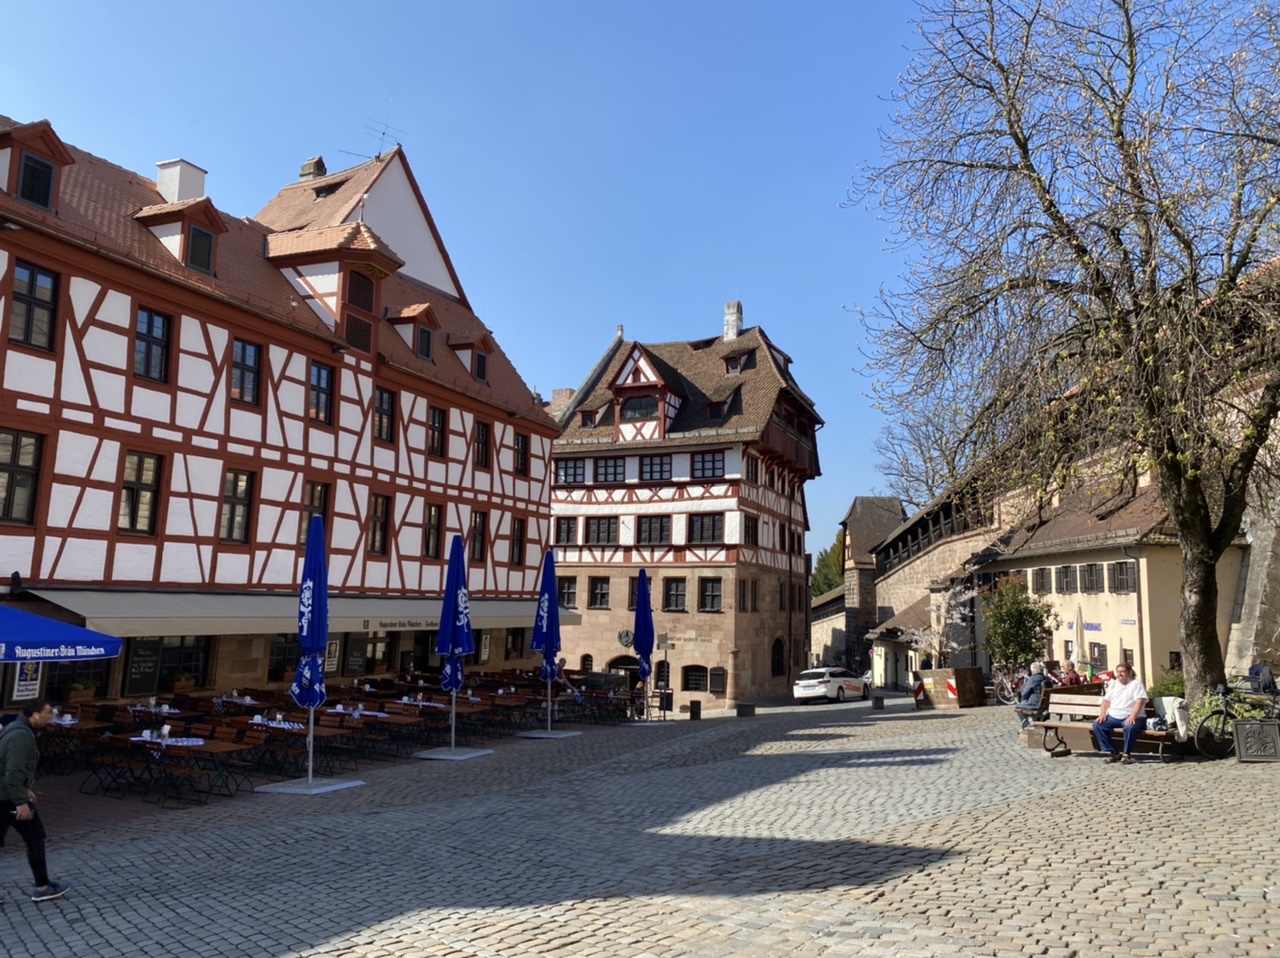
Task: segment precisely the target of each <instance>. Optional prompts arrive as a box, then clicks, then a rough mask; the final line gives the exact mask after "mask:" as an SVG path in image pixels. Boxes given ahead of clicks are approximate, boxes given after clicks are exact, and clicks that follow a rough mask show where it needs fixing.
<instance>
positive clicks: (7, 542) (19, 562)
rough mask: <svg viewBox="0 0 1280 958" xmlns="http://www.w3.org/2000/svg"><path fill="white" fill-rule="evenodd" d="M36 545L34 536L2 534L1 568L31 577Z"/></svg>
mask: <svg viewBox="0 0 1280 958" xmlns="http://www.w3.org/2000/svg"><path fill="white" fill-rule="evenodd" d="M35 547H36V540H35V538H34V537H32V536H0V569H8V570H9V571H10V572H15V571H16V572H19V573H21V574H22V575H23V576H24V577H26V578H31V576H32V572H33V570H32V568H31V563H32V562H33V561H35Z"/></svg>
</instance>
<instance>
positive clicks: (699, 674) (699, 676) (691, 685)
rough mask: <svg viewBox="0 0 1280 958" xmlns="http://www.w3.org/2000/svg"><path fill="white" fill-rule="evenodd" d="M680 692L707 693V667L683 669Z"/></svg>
mask: <svg viewBox="0 0 1280 958" xmlns="http://www.w3.org/2000/svg"><path fill="white" fill-rule="evenodd" d="M680 690H681V691H682V692H705V691H707V667H706V666H705V665H686V666H685V667H684V668H683V669H681V670H680Z"/></svg>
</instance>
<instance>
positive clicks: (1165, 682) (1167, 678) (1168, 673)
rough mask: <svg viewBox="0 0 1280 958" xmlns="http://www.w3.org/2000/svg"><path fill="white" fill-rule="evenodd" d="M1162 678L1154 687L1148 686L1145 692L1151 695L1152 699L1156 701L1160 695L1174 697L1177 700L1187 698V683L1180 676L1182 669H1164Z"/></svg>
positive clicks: (1184, 678) (1182, 676) (1183, 677)
mask: <svg viewBox="0 0 1280 958" xmlns="http://www.w3.org/2000/svg"><path fill="white" fill-rule="evenodd" d="M1163 671H1164V676H1163V677H1162V678H1161V679H1160V681H1159V682H1157V683H1156V684H1155V685H1152V686H1148V688H1147V691H1148V692H1150V693H1151V697H1152V698H1153V699H1158V698H1160V697H1161V696H1162V695H1176V696H1177V697H1178V698H1186V697H1187V681H1186V677H1185V676H1184V675H1183V674H1182V669H1164V670H1163Z"/></svg>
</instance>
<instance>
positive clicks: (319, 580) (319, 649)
mask: <svg viewBox="0 0 1280 958" xmlns="http://www.w3.org/2000/svg"><path fill="white" fill-rule="evenodd" d="M328 643H329V572H328V569H327V567H326V564H325V550H324V518H323V517H322V516H312V517H311V525H309V526H308V527H307V554H306V557H305V558H304V559H303V560H302V585H301V587H300V588H299V590H298V644H299V646H300V647H301V651H302V657H301V659H300V660H299V662H298V671H297V673H296V674H295V675H294V677H293V684H292V685H290V686H289V694H290V695H291V696H293V700H294V701H295V702H297V703H298V707H299V708H304V709H315V708H319V707H320V706H322V705H324V700H325V689H324V653H325V647H326V646H327V645H328Z"/></svg>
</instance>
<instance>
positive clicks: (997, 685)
mask: <svg viewBox="0 0 1280 958" xmlns="http://www.w3.org/2000/svg"><path fill="white" fill-rule="evenodd" d="M1030 674H1031V673H1030V672H1028V671H1027V670H1026V668H1025V667H1021V666H1020V667H1018V668H1016V669H1014V670H1013V671H1012V672H1005V671H1004V670H1003V669H993V670H992V672H991V691H992V693H993V694H994V695H995V697H996V701H997V702H999V703H1000V704H1001V705H1013V704H1014V703H1016V702H1017V701H1018V697H1019V694H1020V690H1021V689H1022V683H1023V682H1025V681H1026V680H1027V676H1028V675H1030Z"/></svg>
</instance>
